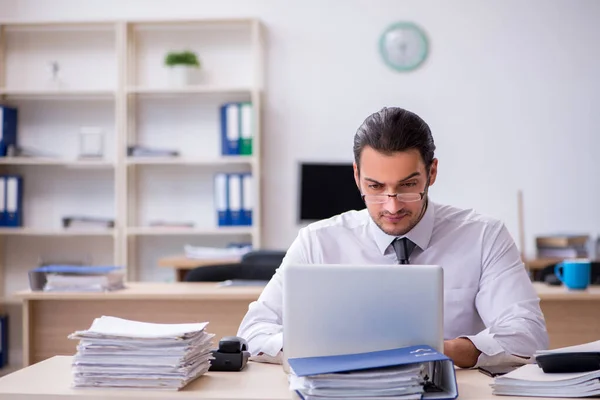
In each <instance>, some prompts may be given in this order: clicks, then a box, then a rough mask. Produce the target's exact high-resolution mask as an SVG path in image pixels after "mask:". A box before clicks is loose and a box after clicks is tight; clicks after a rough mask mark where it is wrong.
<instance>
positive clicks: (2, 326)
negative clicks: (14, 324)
mask: <svg viewBox="0 0 600 400" xmlns="http://www.w3.org/2000/svg"><path fill="white" fill-rule="evenodd" d="M7 365H8V315H6V314H3V315H0V368H4V367H6V366H7Z"/></svg>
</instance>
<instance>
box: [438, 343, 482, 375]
mask: <svg viewBox="0 0 600 400" xmlns="http://www.w3.org/2000/svg"><path fill="white" fill-rule="evenodd" d="M444 354H446V355H447V356H448V357H450V358H451V359H452V361H454V364H455V365H456V366H458V367H461V368H471V367H474V366H475V364H477V359H478V358H479V355H480V354H481V351H479V350H478V349H477V347H475V345H474V344H473V342H471V341H470V340H469V339H467V338H457V339H452V340H446V341H444Z"/></svg>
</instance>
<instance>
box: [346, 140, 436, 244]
mask: <svg viewBox="0 0 600 400" xmlns="http://www.w3.org/2000/svg"><path fill="white" fill-rule="evenodd" d="M436 176H437V159H434V160H433V163H432V164H431V168H430V171H429V185H433V183H434V182H435V178H436ZM354 179H355V180H356V185H357V186H358V188H359V189H360V191H361V193H362V194H364V195H369V194H395V193H421V192H423V191H425V186H426V185H427V170H426V168H425V164H424V163H423V160H422V159H421V154H420V153H419V151H418V150H416V149H411V150H407V151H401V152H396V153H393V154H391V155H385V154H382V153H379V152H377V151H375V150H373V148H371V147H365V148H364V149H363V151H362V154H361V157H360V171H359V170H358V168H357V166H356V164H354ZM424 201H425V198H424V199H423V200H419V201H414V202H403V201H400V200H398V199H397V198H396V197H392V198H388V199H387V200H386V201H385V203H379V204H377V203H369V202H367V203H366V205H367V209H368V210H369V215H370V216H371V218H372V219H373V221H374V222H375V223H376V224H377V226H379V228H381V230H382V231H384V232H385V233H387V234H388V235H392V236H402V235H404V234H406V233H407V232H408V231H410V230H411V229H412V228H413V227H414V226H415V225H416V224H417V223H418V222H419V220H420V218H421V210H422V208H423V203H424Z"/></svg>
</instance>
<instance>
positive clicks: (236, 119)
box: [221, 103, 240, 156]
mask: <svg viewBox="0 0 600 400" xmlns="http://www.w3.org/2000/svg"><path fill="white" fill-rule="evenodd" d="M239 113H240V112H239V105H238V104H237V103H227V104H223V105H222V106H221V154H222V155H224V156H230V155H237V154H240V143H239V142H240V114H239Z"/></svg>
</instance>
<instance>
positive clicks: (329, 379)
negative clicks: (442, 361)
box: [289, 364, 427, 400]
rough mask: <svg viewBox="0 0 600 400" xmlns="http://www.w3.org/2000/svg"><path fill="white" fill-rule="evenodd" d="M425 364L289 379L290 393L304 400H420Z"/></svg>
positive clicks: (291, 377)
mask: <svg viewBox="0 0 600 400" xmlns="http://www.w3.org/2000/svg"><path fill="white" fill-rule="evenodd" d="M426 373H427V371H426V364H412V365H403V366H396V367H388V368H380V369H369V370H364V371H352V372H342V373H333V374H322V375H312V376H305V377H298V376H296V375H294V374H291V375H290V376H289V381H290V390H293V391H298V392H299V394H300V395H301V396H302V398H303V399H304V400H321V399H335V398H343V399H352V398H360V399H374V400H375V399H386V400H395V399H402V400H420V399H421V396H422V394H423V392H424V389H423V385H424V377H425V375H426Z"/></svg>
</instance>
